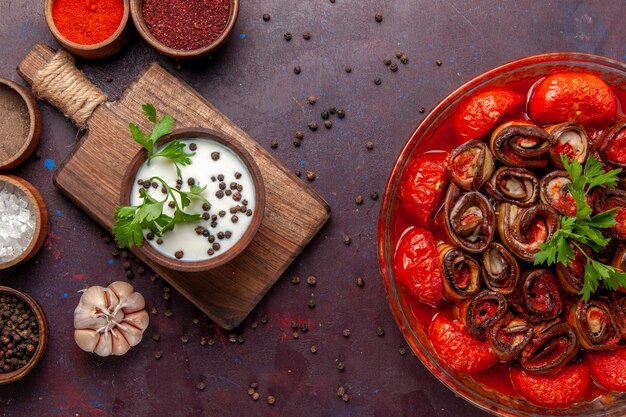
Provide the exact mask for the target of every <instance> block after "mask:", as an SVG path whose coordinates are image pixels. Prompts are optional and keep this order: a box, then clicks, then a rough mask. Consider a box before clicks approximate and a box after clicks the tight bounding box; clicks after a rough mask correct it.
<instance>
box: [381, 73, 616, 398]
mask: <svg viewBox="0 0 626 417" xmlns="http://www.w3.org/2000/svg"><path fill="white" fill-rule="evenodd" d="M542 78H544V77H534V78H527V79H523V80H521V81H516V82H513V83H510V84H508V85H506V87H507V88H510V89H512V90H513V91H515V92H517V93H519V94H521V95H522V96H524V97H528V96H529V95H530V92H531V91H532V88H533V86H534V85H535V84H536V83H538V82H539V81H540V80H541V79H542ZM613 91H614V92H615V94H616V95H617V97H618V120H626V116H625V115H624V113H623V110H622V109H624V107H623V105H622V103H626V91H623V90H617V89H615V88H613ZM450 119H452V117H450ZM513 120H518V121H519V120H527V121H529V120H530V119H529V117H528V115H527V113H526V109H521V110H520V111H518V112H516V113H512V114H506V115H504V116H503V117H502V118H501V119H500V120H499V121H498V123H497V124H498V125H499V124H502V123H506V122H508V121H513ZM606 128H607V126H603V127H589V126H586V129H587V133H588V135H589V139H590V141H591V142H592V143H594V142H595V141H597V139H598V138H599V136H600V135H601V134H602V133H603V129H606ZM464 142H466V140H465V139H461V138H459V137H458V136H457V135H456V134H455V133H454V132H453V126H452V123H451V120H448V121H447V122H446V123H443V124H442V125H441V127H439V128H438V130H437V131H436V132H435V133H434V135H433V136H432V137H431V139H430V140H428V141H427V142H425V143H423V144H419V145H418V147H417V148H416V151H414V152H413V154H412V155H411V159H414V158H419V157H420V156H421V155H422V154H423V153H425V152H430V151H446V152H450V151H452V150H453V149H455V148H456V147H458V146H459V145H461V144H463V143H464ZM624 154H626V152H625V153H624ZM411 159H410V160H411ZM409 163H410V161H409ZM396 196H397V194H396ZM442 205H443V202H442V203H440V206H439V208H438V210H436V214H435V221H434V226H433V227H432V228H431V232H432V233H433V236H434V238H435V241H447V240H448V239H447V238H446V235H445V232H444V230H443V229H444V228H443V222H442V218H441V217H442V214H441V211H442V210H441V207H442ZM391 207H392V216H391V219H392V220H391V222H392V225H393V226H392V230H391V233H390V235H391V239H392V242H393V247H396V245H397V242H398V240H399V238H400V236H401V235H402V233H403V232H404V231H405V230H406V229H407V228H408V227H411V226H413V224H412V222H411V221H410V220H409V218H408V217H407V216H406V215H405V214H404V213H403V212H402V209H399V204H398V202H397V201H395V202H393V204H392V205H391ZM623 211H624V212H625V213H626V210H623ZM619 215H622V213H621V212H620V213H619ZM625 224H626V220H625ZM534 232H535V233H543V232H545V230H543V231H542V230H534ZM577 260H578V258H577ZM523 269H524V267H523V268H522V271H523ZM399 297H400V298H401V299H402V300H401V304H402V305H403V306H405V309H404V311H405V313H409V315H410V316H412V317H410V321H412V320H411V319H414V321H415V322H416V323H417V325H418V326H419V327H420V329H414V330H419V331H421V332H424V333H425V334H426V335H428V331H429V326H430V323H431V322H432V319H433V317H434V316H435V315H436V314H444V315H445V316H447V317H448V318H452V319H457V318H458V317H457V316H458V312H457V307H456V306H455V304H454V303H452V302H445V301H444V302H442V303H441V304H440V305H439V307H438V308H432V307H430V306H427V305H424V304H422V303H420V302H418V301H416V300H414V299H412V297H410V295H409V294H407V293H406V292H404V291H403V290H402V289H401V288H400V289H399ZM404 297H408V298H404ZM406 307H408V309H407V308H406ZM407 310H408V311H407ZM561 316H563V314H562V315H561ZM581 356H582V355H579V356H578V357H577V359H575V360H574V361H575V362H578V361H580V358H581ZM511 366H516V367H517V366H519V365H518V364H517V361H515V360H514V361H513V362H510V363H497V364H495V365H494V366H492V367H491V368H489V369H487V370H485V371H482V372H479V373H476V374H473V375H472V378H473V379H474V380H475V381H476V382H478V383H479V384H482V385H483V386H484V387H486V388H487V389H489V390H495V391H497V392H500V393H502V394H505V395H509V396H511V397H517V398H519V395H518V394H517V393H516V391H515V389H514V388H513V385H512V383H511V380H510V377H509V369H510V368H511ZM607 393H608V391H606V390H604V389H602V388H600V387H599V386H597V385H596V384H594V383H593V382H592V383H591V384H590V385H589V389H588V390H587V392H586V394H585V397H584V401H592V400H593V399H595V398H598V397H599V396H601V395H604V394H607Z"/></svg>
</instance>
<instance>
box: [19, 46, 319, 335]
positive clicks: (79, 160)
mask: <svg viewBox="0 0 626 417" xmlns="http://www.w3.org/2000/svg"><path fill="white" fill-rule="evenodd" d="M54 54H55V51H54V50H53V49H52V48H50V47H48V46H45V45H35V46H34V47H33V49H32V50H31V51H30V53H29V54H28V55H27V56H26V58H24V60H23V61H22V62H21V64H20V65H19V66H18V73H19V74H20V75H21V76H22V78H24V79H25V80H26V81H27V82H29V83H30V84H32V83H33V80H34V79H35V76H36V74H37V72H38V71H39V70H41V69H42V68H44V67H45V65H46V64H47V63H48V62H49V61H50V60H51V59H52V57H53V56H54ZM142 103H153V104H154V105H155V106H156V108H157V109H158V110H159V112H160V113H163V114H165V113H166V114H171V115H172V116H173V117H174V119H175V121H176V127H205V128H209V129H215V130H218V131H221V132H222V133H223V134H225V135H227V136H230V137H231V138H233V139H235V140H236V141H238V142H240V143H241V144H242V145H243V146H244V147H245V148H246V150H247V151H248V152H249V153H250V154H251V155H252V156H253V158H254V159H255V161H256V163H257V165H258V166H259V168H260V170H261V174H262V176H263V180H264V182H265V188H266V193H267V199H266V207H265V213H264V217H263V222H262V224H261V226H260V228H259V230H258V232H257V234H256V236H255V238H254V240H253V241H252V243H251V244H250V246H249V247H248V248H247V249H246V250H245V251H244V252H243V253H242V254H241V255H239V256H238V257H237V258H236V259H235V260H234V261H232V262H230V263H229V264H227V265H225V266H223V267H220V268H217V269H214V270H211V271H208V272H200V273H181V272H177V271H174V270H169V269H164V268H163V267H161V266H159V265H157V264H155V263H153V262H151V261H150V260H149V259H146V258H145V257H144V256H142V254H141V253H140V252H137V251H135V253H136V254H137V256H138V257H139V258H141V260H142V261H144V262H145V263H146V264H147V265H149V266H150V267H151V268H153V269H154V270H155V271H156V272H158V273H159V274H160V275H161V276H162V277H163V278H164V279H165V280H166V281H167V282H169V283H170V284H171V285H172V286H173V287H174V288H176V289H177V290H178V291H179V292H180V293H181V294H183V295H184V296H185V297H187V298H188V299H189V300H190V301H191V302H193V303H194V304H195V305H196V306H197V307H198V308H199V309H200V310H202V311H203V312H204V313H205V314H207V315H208V316H209V317H210V318H211V319H213V320H214V321H215V322H216V323H217V324H218V325H220V326H222V327H224V328H226V329H232V328H234V327H236V326H237V325H239V324H240V323H241V322H242V321H243V320H244V318H245V317H246V316H247V315H248V314H249V313H250V311H251V310H252V309H253V308H254V306H255V305H256V304H257V303H258V302H259V301H260V300H261V298H262V297H263V295H264V294H265V293H266V292H267V291H268V290H269V289H270V288H271V287H272V285H273V284H274V283H275V282H276V280H277V279H278V278H279V277H280V276H281V274H282V273H283V272H284V271H285V269H286V268H287V267H288V266H289V264H291V262H292V261H293V260H294V259H295V257H296V256H297V255H298V254H299V253H300V251H302V249H303V248H304V247H305V246H306V245H307V243H308V242H309V241H310V240H311V239H312V238H313V236H314V235H315V234H316V233H317V232H318V231H319V230H320V228H321V227H322V225H323V224H324V223H325V222H326V220H327V219H328V217H329V216H330V208H329V206H328V204H327V203H326V202H325V201H324V200H323V199H322V198H321V197H320V196H319V195H318V194H317V193H315V192H314V191H313V190H312V189H310V188H309V187H307V186H306V185H305V184H304V183H303V182H302V181H301V180H299V179H298V178H296V177H295V176H294V175H293V174H292V173H290V172H289V171H288V170H287V169H286V168H285V167H284V166H283V165H282V164H281V163H280V162H279V161H278V160H277V159H276V158H274V157H273V156H272V155H270V154H269V153H268V152H267V151H266V150H265V149H263V148H262V147H261V146H260V145H259V144H258V143H257V142H256V141H255V140H254V139H252V138H251V137H250V136H248V135H247V134H246V133H245V132H243V131H242V130H241V129H240V128H239V127H237V126H236V125H235V124H234V123H233V122H231V121H230V120H229V119H228V118H227V117H226V116H224V115H223V114H222V113H220V112H219V111H218V110H217V109H216V108H215V107H213V105H211V103H209V102H208V101H207V100H205V99H204V98H203V97H202V96H200V95H199V94H198V93H197V92H196V91H194V90H193V89H192V88H191V87H190V86H189V85H187V84H186V83H185V82H183V81H182V80H180V79H179V78H177V77H175V76H173V75H172V74H170V73H169V72H167V71H166V70H165V69H164V68H163V67H161V66H160V65H158V64H156V63H153V64H151V65H150V66H149V67H148V68H147V69H146V70H145V71H144V72H143V73H142V74H141V75H139V77H138V78H137V79H136V80H135V81H134V82H133V83H132V84H131V85H130V86H129V87H128V89H126V90H125V91H124V93H123V94H122V96H121V98H120V99H119V101H116V102H107V103H104V104H101V105H99V106H98V107H97V108H96V109H95V111H94V112H93V113H92V114H91V117H89V119H88V120H87V125H88V130H87V132H86V133H85V135H84V136H83V137H82V139H81V140H80V142H79V143H78V144H77V145H76V147H75V149H74V150H73V151H72V153H71V154H70V155H69V156H68V157H67V159H66V160H65V161H63V163H61V164H60V166H59V167H58V168H57V170H56V172H55V176H54V182H55V185H56V186H57V187H58V188H59V189H60V190H61V191H62V192H63V193H64V194H65V195H67V197H68V198H69V199H70V200H72V201H73V202H74V203H75V204H77V205H78V206H79V207H80V208H81V209H82V210H84V211H85V212H86V213H87V214H88V215H89V216H91V217H92V218H93V219H94V220H95V221H96V222H98V223H99V224H100V225H101V226H102V227H104V228H106V229H108V230H111V227H112V225H113V213H114V207H115V206H116V205H118V204H119V199H120V197H119V196H120V187H121V182H122V177H123V175H124V172H125V171H126V168H127V166H128V164H129V163H130V161H131V159H132V158H133V156H134V155H135V154H136V153H137V152H138V151H139V150H140V147H139V145H137V144H136V143H135V142H134V141H133V140H132V139H131V136H130V134H129V130H128V122H129V121H134V122H140V121H144V120H145V117H144V116H143V115H142V112H141V104H142ZM139 125H140V126H141V127H142V128H143V129H144V130H149V129H150V126H149V124H148V123H145V122H143V123H139ZM104 149H106V152H103V150H104Z"/></svg>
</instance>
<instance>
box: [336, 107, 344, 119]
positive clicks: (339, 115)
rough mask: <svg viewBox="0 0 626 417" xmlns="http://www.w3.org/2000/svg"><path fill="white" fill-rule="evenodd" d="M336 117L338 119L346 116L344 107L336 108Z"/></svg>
mask: <svg viewBox="0 0 626 417" xmlns="http://www.w3.org/2000/svg"><path fill="white" fill-rule="evenodd" d="M337 117H338V118H339V119H343V118H344V117H346V111H345V110H344V109H339V110H337Z"/></svg>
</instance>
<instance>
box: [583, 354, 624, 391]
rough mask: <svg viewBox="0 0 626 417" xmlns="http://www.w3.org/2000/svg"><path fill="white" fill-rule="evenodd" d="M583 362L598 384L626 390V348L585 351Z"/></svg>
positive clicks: (609, 388)
mask: <svg viewBox="0 0 626 417" xmlns="http://www.w3.org/2000/svg"><path fill="white" fill-rule="evenodd" d="M585 363H587V365H588V366H589V369H590V370H591V377H592V378H593V380H594V381H596V383H597V384H598V385H600V386H602V387H604V388H606V389H608V390H613V391H626V349H620V350H598V351H587V352H585Z"/></svg>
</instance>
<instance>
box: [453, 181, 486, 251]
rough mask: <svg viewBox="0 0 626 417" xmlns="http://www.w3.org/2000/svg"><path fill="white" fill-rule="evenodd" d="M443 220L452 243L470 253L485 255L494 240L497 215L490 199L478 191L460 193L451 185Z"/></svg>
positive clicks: (459, 190) (455, 186) (456, 187)
mask: <svg viewBox="0 0 626 417" xmlns="http://www.w3.org/2000/svg"><path fill="white" fill-rule="evenodd" d="M443 219H444V224H445V232H446V235H447V236H448V239H449V240H450V242H452V243H454V244H455V245H456V246H459V247H460V248H462V249H464V250H466V251H468V252H471V253H479V252H482V251H484V250H485V249H486V248H487V246H489V244H490V243H491V241H492V240H493V235H494V233H495V229H496V225H495V223H496V222H495V214H494V212H493V208H492V207H491V204H489V201H488V200H487V198H486V197H485V196H484V195H482V194H481V193H479V192H477V191H470V192H466V193H461V189H460V188H459V187H458V186H457V185H456V184H454V183H451V184H450V186H449V187H448V192H447V193H446V197H445V202H444V205H443Z"/></svg>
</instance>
